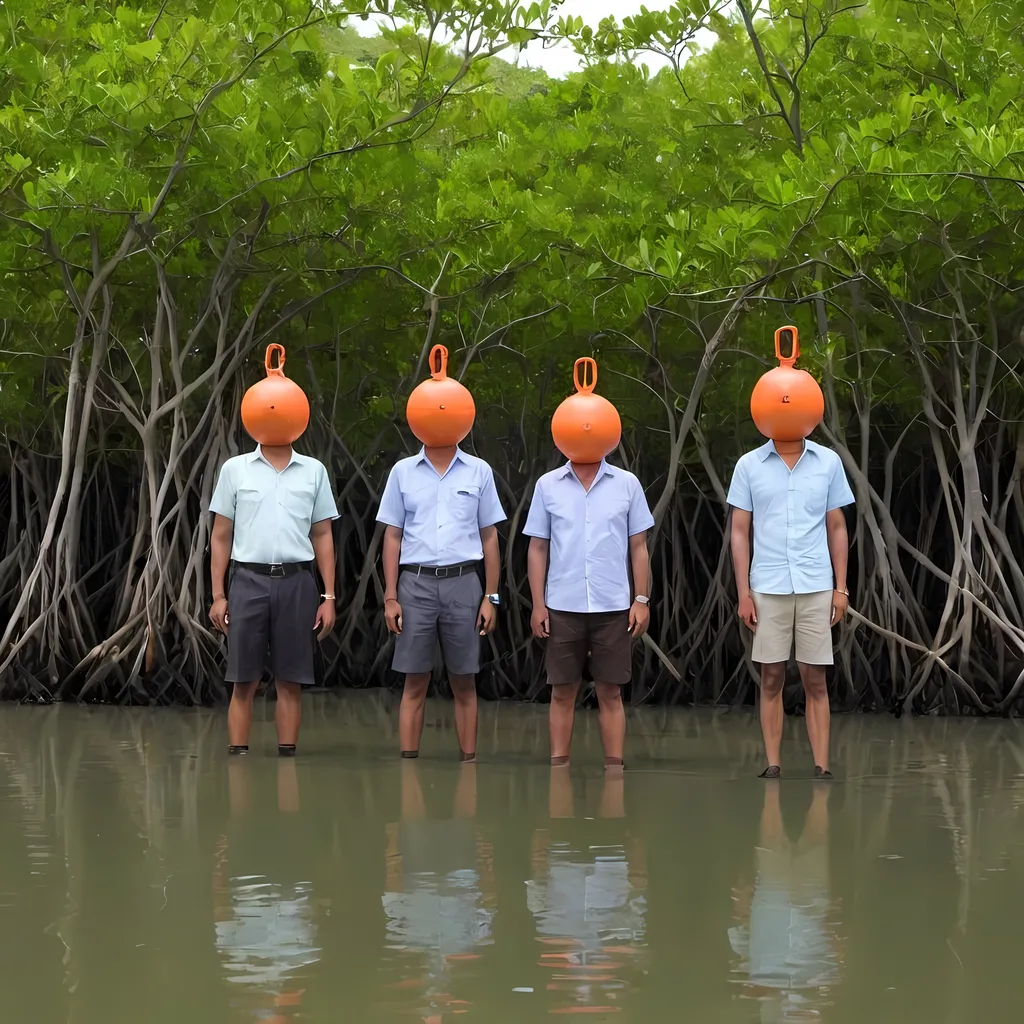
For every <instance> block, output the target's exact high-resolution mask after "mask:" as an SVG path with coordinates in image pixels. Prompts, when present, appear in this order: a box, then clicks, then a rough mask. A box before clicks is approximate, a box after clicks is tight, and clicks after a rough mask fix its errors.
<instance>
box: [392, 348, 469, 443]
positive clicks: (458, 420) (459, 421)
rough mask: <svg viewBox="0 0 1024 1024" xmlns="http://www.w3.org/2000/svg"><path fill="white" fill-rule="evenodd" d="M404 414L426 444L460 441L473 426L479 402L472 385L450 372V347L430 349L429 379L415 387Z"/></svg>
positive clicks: (411, 428)
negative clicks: (456, 378)
mask: <svg viewBox="0 0 1024 1024" xmlns="http://www.w3.org/2000/svg"><path fill="white" fill-rule="evenodd" d="M405 418H406V420H408V422H409V428H410V430H412V432H413V433H414V434H415V435H416V438H417V440H418V441H420V442H421V443H422V444H424V445H426V447H427V448H447V447H448V446H449V445H453V444H458V443H459V442H460V441H461V440H463V438H465V436H466V435H467V434H468V433H469V432H470V431H471V430H472V429H473V420H475V419H476V405H475V404H474V403H473V396H472V395H471V394H470V393H469V389H468V388H467V387H465V385H463V384H461V383H460V382H459V381H457V380H453V379H452V378H451V377H449V376H448V349H446V348H445V347H444V345H435V346H434V347H433V348H432V349H431V350H430V380H425V381H422V382H421V383H419V384H417V385H416V387H415V388H413V392H412V394H411V395H410V396H409V401H408V402H407V403H406V406H405Z"/></svg>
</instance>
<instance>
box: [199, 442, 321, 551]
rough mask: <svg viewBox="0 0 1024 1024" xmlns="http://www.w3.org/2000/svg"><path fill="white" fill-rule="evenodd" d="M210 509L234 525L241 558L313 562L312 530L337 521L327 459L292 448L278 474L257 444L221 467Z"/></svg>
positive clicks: (233, 547) (233, 548) (234, 547)
mask: <svg viewBox="0 0 1024 1024" xmlns="http://www.w3.org/2000/svg"><path fill="white" fill-rule="evenodd" d="M210 511H211V512H216V513H217V514H218V515H221V516H224V517H225V518H227V519H230V520H231V521H232V522H233V523H234V536H233V538H232V541H231V557H232V558H233V559H234V560H235V561H236V562H262V563H269V564H277V563H284V562H312V561H313V559H314V557H315V556H314V552H313V544H312V542H311V541H310V539H309V531H310V529H311V528H312V526H313V524H314V523H319V522H322V521H323V520H324V519H337V518H338V507H337V505H335V503H334V495H333V494H332V493H331V484H330V481H329V480H328V479H327V470H326V468H325V467H324V465H323V463H322V462H318V461H317V460H316V459H311V458H310V457H309V456H307V455H299V453H298V452H292V457H291V460H290V461H289V463H288V465H287V466H285V468H284V469H282V470H281V472H280V473H279V472H278V471H277V470H276V469H274V467H273V466H272V465H271V464H270V463H269V462H268V461H267V460H266V458H264V456H263V453H262V451H261V450H260V449H259V448H257V449H256V450H255V451H253V452H248V453H246V454H245V455H236V456H235V457H234V458H232V459H228V461H227V462H225V463H224V465H223V466H221V469H220V476H219V477H218V478H217V487H216V489H215V490H214V492H213V497H212V498H211V499H210Z"/></svg>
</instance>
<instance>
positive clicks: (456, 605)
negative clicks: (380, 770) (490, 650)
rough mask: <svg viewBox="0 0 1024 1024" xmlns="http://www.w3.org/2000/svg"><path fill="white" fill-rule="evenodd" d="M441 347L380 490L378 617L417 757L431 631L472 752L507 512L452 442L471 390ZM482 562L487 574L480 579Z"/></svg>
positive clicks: (407, 741)
mask: <svg viewBox="0 0 1024 1024" xmlns="http://www.w3.org/2000/svg"><path fill="white" fill-rule="evenodd" d="M447 367H448V350H447V349H446V348H445V347H444V346H443V345H435V346H434V348H433V349H432V350H431V352H430V371H431V372H430V379H429V380H425V381H423V382H422V383H420V384H419V385H418V386H417V387H416V388H415V389H414V390H413V392H412V394H411V395H410V396H409V402H408V405H407V406H406V419H407V420H408V421H409V427H410V428H411V430H412V432H413V434H414V435H415V436H416V438H417V439H418V440H419V441H420V442H421V443H422V445H423V447H422V448H421V449H420V452H419V454H418V455H413V456H412V457H411V458H407V459H402V460H401V461H400V462H398V463H396V464H395V466H394V467H393V468H392V470H391V473H390V474H389V476H388V482H387V485H386V486H385V488H384V494H383V495H382V497H381V502H380V510H379V511H378V513H377V522H379V523H383V524H384V527H385V530H384V545H383V551H382V561H383V566H384V620H385V622H386V623H387V627H388V629H389V630H390V631H391V633H393V634H394V636H395V654H394V659H393V661H392V667H393V668H394V670H395V671H396V672H400V673H402V674H403V675H404V676H405V688H404V691H403V693H402V706H401V710H400V712H399V719H398V732H399V739H400V741H401V753H402V757H416V756H417V755H418V754H419V749H420V737H421V735H422V733H423V709H424V705H425V704H426V699H427V688H428V687H429V685H430V674H431V669H432V668H433V665H434V652H435V650H436V648H437V641H438V636H440V640H441V649H442V652H443V654H444V661H445V665H446V667H447V669H448V681H449V683H450V684H451V688H452V693H453V695H454V697H455V731H456V734H457V736H458V740H459V747H460V749H461V752H462V754H461V756H462V760H463V761H473V760H475V759H476V720H477V710H476V674H477V672H479V671H480V644H481V637H484V636H487V635H488V634H490V633H491V631H492V630H493V629H494V627H495V625H496V624H497V619H498V615H497V609H498V604H499V598H498V574H499V572H500V568H501V555H500V552H499V550H498V530H497V524H498V523H500V522H503V521H504V519H505V512H504V510H503V509H502V507H501V501H500V500H499V498H498V491H497V488H496V487H495V485H494V474H493V473H492V472H491V467H490V466H488V465H487V463H486V462H484V461H483V460H482V459H478V458H476V457H475V456H473V455H469V454H468V453H466V452H464V451H463V450H462V449H461V448H460V447H459V443H460V442H461V441H462V440H463V439H464V438H465V437H466V435H467V434H468V433H469V432H470V430H471V429H472V427H473V420H474V418H475V416H476V407H475V406H474V404H473V396H472V395H471V394H470V393H469V391H468V390H467V389H466V388H465V387H463V385H462V384H461V383H459V381H457V380H453V379H452V378H451V377H449V376H448V373H447ZM481 567H482V569H483V575H484V581H483V582H481V579H480V574H481Z"/></svg>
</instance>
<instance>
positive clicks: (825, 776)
mask: <svg viewBox="0 0 1024 1024" xmlns="http://www.w3.org/2000/svg"><path fill="white" fill-rule="evenodd" d="M814 777H815V778H816V779H820V780H821V781H823V782H828V781H829V779H834V778H835V776H834V775H833V774H832V773H831V772H829V771H825V769H824V768H819V767H818V765H815V766H814Z"/></svg>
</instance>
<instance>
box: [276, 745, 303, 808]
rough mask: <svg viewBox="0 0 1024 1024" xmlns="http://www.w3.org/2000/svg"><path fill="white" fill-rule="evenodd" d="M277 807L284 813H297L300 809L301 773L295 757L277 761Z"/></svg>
mask: <svg viewBox="0 0 1024 1024" xmlns="http://www.w3.org/2000/svg"><path fill="white" fill-rule="evenodd" d="M277 809H278V810H279V811H280V812H281V813H282V814H297V813H298V811H299V809H300V806H299V773H298V770H297V769H296V767H295V758H293V757H286V758H284V759H282V760H281V761H278V763H277Z"/></svg>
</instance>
